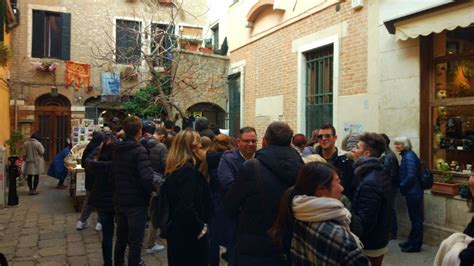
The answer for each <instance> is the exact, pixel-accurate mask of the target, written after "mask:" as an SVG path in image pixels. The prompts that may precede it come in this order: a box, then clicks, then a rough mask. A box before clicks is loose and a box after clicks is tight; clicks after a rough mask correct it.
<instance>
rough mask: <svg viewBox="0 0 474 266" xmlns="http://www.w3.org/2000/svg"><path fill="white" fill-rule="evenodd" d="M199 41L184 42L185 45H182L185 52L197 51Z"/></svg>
mask: <svg viewBox="0 0 474 266" xmlns="http://www.w3.org/2000/svg"><path fill="white" fill-rule="evenodd" d="M199 44H200V41H199V40H186V44H185V45H184V49H185V50H189V51H197V50H198V47H199Z"/></svg>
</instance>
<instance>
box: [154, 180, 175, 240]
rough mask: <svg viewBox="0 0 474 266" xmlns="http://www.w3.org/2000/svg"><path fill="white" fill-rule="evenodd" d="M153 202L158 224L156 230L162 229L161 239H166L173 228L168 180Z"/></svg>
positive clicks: (162, 185)
mask: <svg viewBox="0 0 474 266" xmlns="http://www.w3.org/2000/svg"><path fill="white" fill-rule="evenodd" d="M153 200H154V202H153V204H154V205H155V206H154V207H155V210H154V215H155V217H153V218H154V221H155V222H156V227H155V228H160V237H161V238H163V239H166V238H167V237H168V233H169V229H170V226H171V218H170V203H169V199H168V185H167V183H166V180H165V182H163V183H162V184H161V187H160V193H159V194H158V195H157V196H155V197H154V198H153Z"/></svg>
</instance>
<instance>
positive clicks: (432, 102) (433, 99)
mask: <svg viewBox="0 0 474 266" xmlns="http://www.w3.org/2000/svg"><path fill="white" fill-rule="evenodd" d="M473 36H474V25H471V26H469V27H466V28H457V29H455V30H453V31H444V32H441V33H438V34H434V35H433V36H432V37H431V40H432V41H431V42H432V43H431V47H432V51H430V54H431V55H432V56H431V58H430V61H431V62H430V63H429V65H430V66H431V68H430V73H429V78H430V79H431V80H432V82H430V84H431V85H430V93H429V94H426V95H427V96H425V99H423V102H426V103H427V105H428V110H430V113H431V115H429V116H428V115H427V116H426V119H429V121H430V122H429V125H430V127H429V129H428V130H429V131H430V133H431V138H430V139H431V145H429V146H430V158H431V166H432V168H433V169H434V170H435V172H436V171H439V172H438V173H439V174H440V175H441V176H443V177H446V176H454V177H459V176H466V177H467V176H469V174H470V171H471V169H472V164H473V163H474V160H473V159H472V158H474V38H473ZM428 38H429V37H428ZM428 97H429V98H428Z"/></svg>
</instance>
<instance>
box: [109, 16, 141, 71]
mask: <svg viewBox="0 0 474 266" xmlns="http://www.w3.org/2000/svg"><path fill="white" fill-rule="evenodd" d="M141 47H142V38H141V23H140V22H139V21H131V20H120V19H118V20H117V25H116V36H115V49H116V51H115V56H116V62H117V64H138V63H139V60H140V56H141Z"/></svg>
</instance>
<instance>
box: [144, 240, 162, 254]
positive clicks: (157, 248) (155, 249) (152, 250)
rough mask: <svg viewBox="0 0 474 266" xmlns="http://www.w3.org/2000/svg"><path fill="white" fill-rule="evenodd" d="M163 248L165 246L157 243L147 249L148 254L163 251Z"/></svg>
mask: <svg viewBox="0 0 474 266" xmlns="http://www.w3.org/2000/svg"><path fill="white" fill-rule="evenodd" d="M163 249H165V246H163V245H160V244H156V243H155V245H154V246H153V247H151V248H148V249H147V250H146V254H153V253H156V252H159V251H162V250H163Z"/></svg>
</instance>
